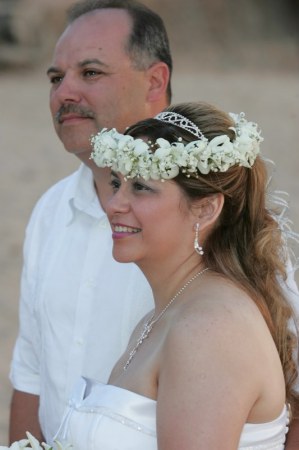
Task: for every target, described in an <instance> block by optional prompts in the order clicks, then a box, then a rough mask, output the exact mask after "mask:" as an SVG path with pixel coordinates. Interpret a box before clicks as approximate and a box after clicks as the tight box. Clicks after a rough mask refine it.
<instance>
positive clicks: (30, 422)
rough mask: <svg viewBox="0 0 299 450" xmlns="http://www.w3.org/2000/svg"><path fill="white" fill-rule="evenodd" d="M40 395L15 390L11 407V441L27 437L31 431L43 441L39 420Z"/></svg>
mask: <svg viewBox="0 0 299 450" xmlns="http://www.w3.org/2000/svg"><path fill="white" fill-rule="evenodd" d="M38 407H39V396H38V395H33V394H27V393H26V392H21V391H17V390H14V391H13V395H12V400H11V408H10V426H9V441H10V443H12V442H14V441H18V440H20V439H24V438H26V431H30V433H31V434H33V436H34V437H36V439H38V440H39V441H43V440H44V438H43V435H42V431H41V428H40V425H39V421H38Z"/></svg>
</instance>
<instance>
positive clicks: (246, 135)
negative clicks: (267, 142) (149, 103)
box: [91, 113, 263, 180]
mask: <svg viewBox="0 0 299 450" xmlns="http://www.w3.org/2000/svg"><path fill="white" fill-rule="evenodd" d="M162 114H164V113H162ZM172 115H173V117H176V119H177V118H178V117H179V116H180V115H177V114H176V113H172ZM230 116H231V117H232V119H233V120H234V122H235V127H231V128H230V129H232V130H234V132H235V135H236V137H235V139H234V140H233V142H231V141H230V140H229V137H228V136H227V135H221V136H216V137H215V138H213V139H212V140H211V141H208V139H207V138H205V137H204V136H203V135H202V133H201V132H200V130H199V129H198V128H197V127H196V125H194V124H193V122H190V121H189V120H188V119H186V118H184V117H183V119H184V124H185V123H186V122H190V123H191V124H192V125H194V126H195V127H196V128H197V131H196V134H198V132H199V133H201V136H202V137H200V138H199V139H198V137H197V139H196V140H194V141H192V142H190V143H188V144H186V145H185V144H184V143H183V142H182V139H181V138H179V140H178V141H177V142H173V143H170V142H168V141H167V140H165V139H163V138H159V139H157V140H156V142H155V143H152V142H150V141H148V142H145V141H143V140H142V139H134V138H133V137H132V136H129V135H124V134H120V133H118V132H117V131H116V129H115V128H113V129H111V130H107V128H104V129H103V130H102V131H100V132H99V133H98V134H96V135H95V136H93V137H92V138H91V144H92V146H93V151H92V153H91V159H93V161H94V162H95V164H96V165H97V166H98V167H110V168H111V169H112V170H114V171H115V172H120V173H121V174H122V175H124V176H125V177H126V178H135V177H141V178H144V179H145V180H149V179H153V180H160V179H162V180H168V179H171V178H174V177H176V176H177V175H178V174H179V171H180V169H181V171H182V172H183V173H184V174H185V175H186V176H191V175H193V176H194V175H195V176H196V175H198V172H200V173H202V174H207V173H209V172H210V171H212V172H226V171H227V170H228V169H229V168H230V167H232V166H234V165H236V164H237V165H239V166H244V167H249V168H250V167H251V166H252V165H253V163H254V161H255V158H256V156H257V154H258V153H259V147H260V142H262V141H263V138H262V137H261V132H260V131H259V130H258V127H257V124H255V123H253V122H248V121H247V120H246V119H245V114H244V113H240V114H232V113H230ZM180 117H182V116H180ZM156 118H157V120H161V121H165V122H166V121H167V122H168V123H172V124H175V125H176V126H179V127H181V128H184V129H187V128H186V126H185V125H184V124H182V123H181V124H178V122H177V120H176V123H174V120H172V119H169V117H167V119H166V120H165V117H164V118H163V115H162V116H161V115H160V117H159V115H158V116H157V117H156ZM189 131H190V130H189ZM191 132H192V131H191ZM152 147H155V148H156V150H155V152H153V151H152V150H151V148H152Z"/></svg>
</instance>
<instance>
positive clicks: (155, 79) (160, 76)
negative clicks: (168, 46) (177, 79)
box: [147, 61, 170, 103]
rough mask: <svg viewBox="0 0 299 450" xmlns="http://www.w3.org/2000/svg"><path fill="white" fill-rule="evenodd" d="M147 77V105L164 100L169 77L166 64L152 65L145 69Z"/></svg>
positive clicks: (160, 62)
mask: <svg viewBox="0 0 299 450" xmlns="http://www.w3.org/2000/svg"><path fill="white" fill-rule="evenodd" d="M147 77H148V81H149V89H148V93H147V101H148V102H149V103H154V102H157V101H161V100H165V98H166V91H167V86H168V82H169V77H170V73H169V68H168V66H167V64H165V63H164V62H162V61H159V62H157V63H154V64H153V65H152V66H151V67H149V68H148V69H147Z"/></svg>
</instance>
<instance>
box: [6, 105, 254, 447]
mask: <svg viewBox="0 0 299 450" xmlns="http://www.w3.org/2000/svg"><path fill="white" fill-rule="evenodd" d="M230 116H231V117H232V119H233V120H234V122H235V126H234V127H232V128H231V129H232V130H233V131H234V133H235V139H234V140H233V142H231V141H230V139H229V137H228V136H227V135H221V136H216V137H215V138H213V139H212V140H211V141H208V139H206V138H205V137H202V138H201V139H198V140H196V141H192V142H190V143H188V144H187V145H184V144H183V143H182V142H181V139H179V140H178V142H174V143H170V142H168V141H167V140H166V139H163V138H158V139H157V140H156V142H155V147H156V150H155V152H154V153H153V152H152V151H151V146H150V145H149V144H150V143H147V142H145V141H143V140H142V139H140V138H139V139H134V138H133V137H132V136H128V135H123V134H120V133H118V132H117V131H116V129H115V128H113V129H112V130H110V131H108V130H107V129H103V130H102V131H101V132H99V133H98V134H97V135H95V136H93V137H92V138H91V144H92V146H93V151H92V153H91V159H93V160H94V162H95V164H96V165H97V166H99V167H111V168H112V169H113V170H115V171H117V172H120V173H122V174H123V175H124V176H125V177H126V178H134V177H142V178H144V179H145V180H148V179H153V180H160V179H162V180H164V179H166V180H167V179H171V178H175V177H176V176H177V175H178V174H179V172H180V169H181V171H182V172H183V173H185V174H186V175H190V174H194V173H197V172H200V173H202V174H208V173H209V172H211V171H212V172H218V171H220V172H225V171H227V170H228V169H229V168H230V167H232V166H234V165H240V166H244V167H251V166H252V165H253V163H254V161H255V158H256V156H257V154H258V153H259V146H260V143H261V142H262V141H263V138H262V137H261V134H260V131H259V130H258V129H257V125H256V124H255V123H253V122H247V120H246V119H245V115H244V113H240V114H232V113H230ZM0 450H1V449H0Z"/></svg>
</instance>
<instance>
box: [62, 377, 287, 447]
mask: <svg viewBox="0 0 299 450" xmlns="http://www.w3.org/2000/svg"><path fill="white" fill-rule="evenodd" d="M287 425H288V413H287V408H286V407H284V409H283V411H282V413H281V414H280V416H279V417H278V418H277V419H275V420H273V421H272V422H268V423H263V424H245V426H244V428H243V432H242V435H241V440H240V444H239V450H241V449H242V450H245V449H246V450H264V449H265V450H266V449H267V450H283V449H284V442H285V435H286V432H287V429H288V428H287ZM55 439H58V440H59V441H60V442H63V443H71V444H72V445H73V449H74V450H141V449H142V450H157V438H156V401H155V400H152V399H149V398H147V397H143V396H142V395H139V394H136V393H135V392H131V391H128V390H126V389H122V388H119V387H116V386H113V385H107V384H102V383H98V382H95V381H92V380H88V379H86V378H83V377H82V378H80V380H79V381H78V383H77V385H76V386H75V389H74V392H73V396H72V398H71V399H70V401H69V406H68V408H67V410H66V412H65V415H64V418H63V421H62V424H61V426H60V429H59V431H58V433H57V434H56V436H55Z"/></svg>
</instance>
